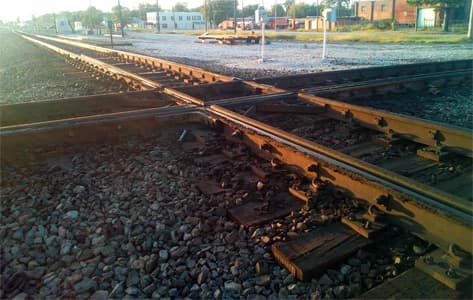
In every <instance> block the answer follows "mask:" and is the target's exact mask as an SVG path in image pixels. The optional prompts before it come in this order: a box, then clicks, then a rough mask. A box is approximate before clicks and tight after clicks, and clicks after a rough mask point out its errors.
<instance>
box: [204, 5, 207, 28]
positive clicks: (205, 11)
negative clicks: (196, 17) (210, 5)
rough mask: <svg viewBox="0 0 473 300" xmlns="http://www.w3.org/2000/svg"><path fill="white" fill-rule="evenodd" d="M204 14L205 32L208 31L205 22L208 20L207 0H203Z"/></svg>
mask: <svg viewBox="0 0 473 300" xmlns="http://www.w3.org/2000/svg"><path fill="white" fill-rule="evenodd" d="M204 14H205V16H204V18H205V32H207V31H208V30H207V22H208V20H207V0H204Z"/></svg>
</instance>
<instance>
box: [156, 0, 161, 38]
mask: <svg viewBox="0 0 473 300" xmlns="http://www.w3.org/2000/svg"><path fill="white" fill-rule="evenodd" d="M156 26H157V27H158V33H160V32H161V24H159V0H156Z"/></svg>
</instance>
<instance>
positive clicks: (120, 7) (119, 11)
mask: <svg viewBox="0 0 473 300" xmlns="http://www.w3.org/2000/svg"><path fill="white" fill-rule="evenodd" d="M118 21H119V22H120V29H121V31H122V37H125V33H124V32H123V19H122V6H121V5H120V0H118Z"/></svg>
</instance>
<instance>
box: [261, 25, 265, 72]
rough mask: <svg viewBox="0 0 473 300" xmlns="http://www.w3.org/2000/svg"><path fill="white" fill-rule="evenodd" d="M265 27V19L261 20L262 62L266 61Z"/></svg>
mask: <svg viewBox="0 0 473 300" xmlns="http://www.w3.org/2000/svg"><path fill="white" fill-rule="evenodd" d="M264 27H265V24H264V21H262V22H261V63H263V62H264V43H265V40H264Z"/></svg>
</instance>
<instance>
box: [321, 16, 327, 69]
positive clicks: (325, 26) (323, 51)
mask: <svg viewBox="0 0 473 300" xmlns="http://www.w3.org/2000/svg"><path fill="white" fill-rule="evenodd" d="M323 20H324V42H323V44H322V60H324V59H325V51H326V44H327V19H326V18H325V17H324V18H323Z"/></svg>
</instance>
